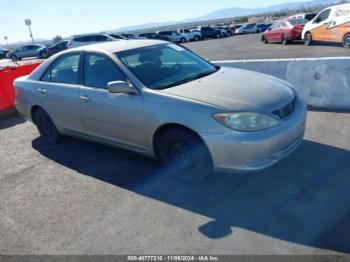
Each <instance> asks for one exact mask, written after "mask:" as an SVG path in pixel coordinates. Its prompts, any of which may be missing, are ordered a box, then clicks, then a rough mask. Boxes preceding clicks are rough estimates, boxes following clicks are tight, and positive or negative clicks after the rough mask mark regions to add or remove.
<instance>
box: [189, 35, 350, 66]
mask: <svg viewBox="0 0 350 262" xmlns="http://www.w3.org/2000/svg"><path fill="white" fill-rule="evenodd" d="M260 38H261V35H260V34H252V35H238V36H233V37H228V38H222V39H213V40H206V41H199V42H190V43H186V44H184V46H186V47H187V48H189V49H191V50H192V51H194V52H196V53H198V54H199V55H201V56H202V57H203V58H206V59H208V60H212V61H216V60H246V59H249V60H250V59H279V58H318V57H341V56H349V55H350V49H345V48H343V47H341V46H340V45H338V44H325V43H316V44H315V45H313V46H308V47H306V46H304V44H303V42H301V41H298V42H294V43H292V44H289V45H286V46H284V45H281V44H278V43H277V44H266V45H265V44H263V43H261V41H260Z"/></svg>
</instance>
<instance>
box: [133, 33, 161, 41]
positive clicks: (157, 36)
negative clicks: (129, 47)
mask: <svg viewBox="0 0 350 262" xmlns="http://www.w3.org/2000/svg"><path fill="white" fill-rule="evenodd" d="M139 37H145V38H147V39H158V40H165V41H168V38H167V37H165V36H161V35H160V34H157V33H142V34H139Z"/></svg>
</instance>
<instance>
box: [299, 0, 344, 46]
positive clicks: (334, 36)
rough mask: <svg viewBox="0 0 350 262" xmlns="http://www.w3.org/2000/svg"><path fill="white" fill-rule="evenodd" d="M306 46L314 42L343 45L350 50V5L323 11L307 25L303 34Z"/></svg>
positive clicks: (328, 8) (332, 7) (337, 6)
mask: <svg viewBox="0 0 350 262" xmlns="http://www.w3.org/2000/svg"><path fill="white" fill-rule="evenodd" d="M302 39H304V42H305V45H307V46H308V45H311V44H312V43H313V41H322V42H333V43H342V44H343V46H344V47H346V48H350V4H342V5H335V6H330V7H327V8H325V9H323V10H322V11H321V12H320V13H319V14H318V15H317V16H316V17H315V18H314V19H312V20H311V21H310V22H309V23H307V24H306V25H305V27H304V30H303V33H302Z"/></svg>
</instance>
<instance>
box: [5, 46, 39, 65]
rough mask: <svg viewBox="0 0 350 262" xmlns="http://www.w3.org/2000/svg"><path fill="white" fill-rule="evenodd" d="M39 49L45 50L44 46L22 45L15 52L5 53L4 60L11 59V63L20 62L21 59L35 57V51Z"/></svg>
mask: <svg viewBox="0 0 350 262" xmlns="http://www.w3.org/2000/svg"><path fill="white" fill-rule="evenodd" d="M40 48H45V46H44V45H24V46H21V47H18V48H17V49H16V50H14V51H12V52H9V53H7V55H6V58H7V59H11V60H12V61H13V62H16V61H17V60H21V59H22V58H28V57H36V56H37V51H38V49H40Z"/></svg>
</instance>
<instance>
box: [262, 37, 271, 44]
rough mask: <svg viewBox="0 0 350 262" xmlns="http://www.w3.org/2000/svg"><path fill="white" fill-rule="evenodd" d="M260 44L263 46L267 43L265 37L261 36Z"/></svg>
mask: <svg viewBox="0 0 350 262" xmlns="http://www.w3.org/2000/svg"><path fill="white" fill-rule="evenodd" d="M261 42H262V43H263V44H268V43H269V42H268V41H267V40H266V38H265V36H262V37H261Z"/></svg>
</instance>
